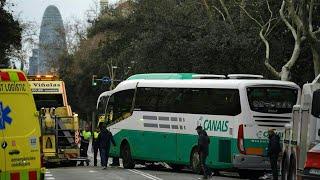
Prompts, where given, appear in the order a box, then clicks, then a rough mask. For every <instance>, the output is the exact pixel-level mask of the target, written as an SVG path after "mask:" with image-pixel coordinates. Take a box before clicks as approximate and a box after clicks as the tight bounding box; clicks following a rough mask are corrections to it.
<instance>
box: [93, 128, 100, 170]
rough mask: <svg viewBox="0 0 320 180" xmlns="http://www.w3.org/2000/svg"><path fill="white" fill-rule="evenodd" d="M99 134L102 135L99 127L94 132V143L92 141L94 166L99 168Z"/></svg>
mask: <svg viewBox="0 0 320 180" xmlns="http://www.w3.org/2000/svg"><path fill="white" fill-rule="evenodd" d="M99 134H100V129H99V127H97V128H96V130H95V131H94V132H93V141H92V147H93V165H94V166H97V156H98V150H99V142H98V136H99Z"/></svg>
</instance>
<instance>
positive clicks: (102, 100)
mask: <svg viewBox="0 0 320 180" xmlns="http://www.w3.org/2000/svg"><path fill="white" fill-rule="evenodd" d="M108 98H109V96H102V97H101V98H100V99H99V103H98V109H97V110H98V115H104V113H105V109H106V105H107V102H108Z"/></svg>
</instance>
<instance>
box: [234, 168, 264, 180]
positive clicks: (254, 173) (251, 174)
mask: <svg viewBox="0 0 320 180" xmlns="http://www.w3.org/2000/svg"><path fill="white" fill-rule="evenodd" d="M238 173H239V176H240V179H252V180H256V179H259V178H260V177H261V176H263V175H264V172H263V171H258V170H246V169H242V170H239V171H238Z"/></svg>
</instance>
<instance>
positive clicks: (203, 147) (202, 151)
mask: <svg viewBox="0 0 320 180" xmlns="http://www.w3.org/2000/svg"><path fill="white" fill-rule="evenodd" d="M196 130H197V133H198V135H199V136H198V150H199V156H200V164H201V168H202V171H203V179H208V178H210V176H211V173H210V170H209V169H208V167H207V165H206V160H207V157H208V155H209V144H210V139H209V137H208V134H207V132H206V131H205V130H203V129H202V126H198V127H197V128H196Z"/></svg>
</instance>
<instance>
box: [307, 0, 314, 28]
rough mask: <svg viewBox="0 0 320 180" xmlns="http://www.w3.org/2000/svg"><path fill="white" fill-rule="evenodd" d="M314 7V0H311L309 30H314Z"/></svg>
mask: <svg viewBox="0 0 320 180" xmlns="http://www.w3.org/2000/svg"><path fill="white" fill-rule="evenodd" d="M313 8H314V0H310V4H309V18H308V21H309V32H313V26H312V15H313Z"/></svg>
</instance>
